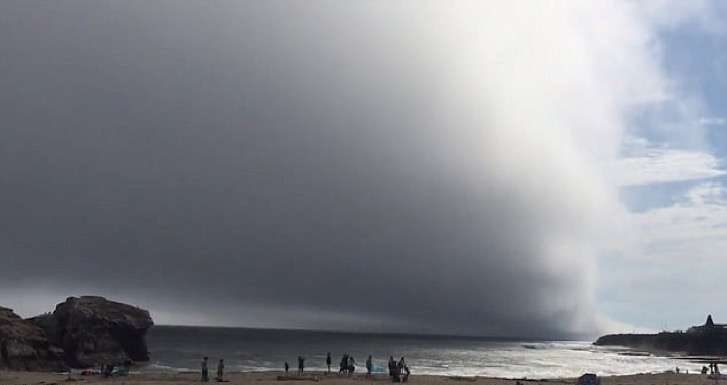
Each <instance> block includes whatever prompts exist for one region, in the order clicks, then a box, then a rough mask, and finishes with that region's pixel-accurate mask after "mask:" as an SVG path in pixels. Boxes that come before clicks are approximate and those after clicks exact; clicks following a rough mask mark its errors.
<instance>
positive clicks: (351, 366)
mask: <svg viewBox="0 0 727 385" xmlns="http://www.w3.org/2000/svg"><path fill="white" fill-rule="evenodd" d="M355 371H356V360H355V359H354V358H353V356H349V357H348V375H349V376H351V375H353V372H355Z"/></svg>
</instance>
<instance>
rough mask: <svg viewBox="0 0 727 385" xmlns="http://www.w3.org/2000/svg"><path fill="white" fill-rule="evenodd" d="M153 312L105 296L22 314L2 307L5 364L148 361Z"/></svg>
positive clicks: (0, 340)
mask: <svg viewBox="0 0 727 385" xmlns="http://www.w3.org/2000/svg"><path fill="white" fill-rule="evenodd" d="M152 325H154V322H153V321H152V319H151V316H150V315H149V312H148V311H146V310H144V309H140V308H138V307H135V306H131V305H127V304H123V303H119V302H114V301H109V300H107V299H105V298H103V297H94V296H82V297H69V298H67V299H66V301H65V302H62V303H60V304H58V305H57V306H56V308H55V311H54V312H53V313H46V314H42V315H39V316H37V317H33V318H30V319H22V318H20V317H19V316H18V315H17V314H15V313H14V312H13V311H12V310H11V309H8V308H4V307H0V369H11V370H47V371H57V370H62V369H64V368H65V367H66V366H69V367H72V368H87V367H93V366H100V365H102V364H112V365H121V364H124V363H126V362H129V361H132V362H133V361H148V360H149V352H148V350H147V346H146V332H147V330H148V329H149V328H150V327H151V326H152Z"/></svg>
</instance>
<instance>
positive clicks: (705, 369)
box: [702, 362, 719, 374]
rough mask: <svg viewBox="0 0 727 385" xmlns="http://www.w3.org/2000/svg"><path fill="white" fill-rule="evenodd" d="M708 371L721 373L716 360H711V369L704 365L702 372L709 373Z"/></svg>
mask: <svg viewBox="0 0 727 385" xmlns="http://www.w3.org/2000/svg"><path fill="white" fill-rule="evenodd" d="M707 371H709V374H719V366H718V365H717V363H716V362H711V363H710V364H709V369H707V367H706V366H702V374H707Z"/></svg>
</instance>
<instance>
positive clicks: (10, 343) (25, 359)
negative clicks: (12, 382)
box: [0, 307, 64, 370]
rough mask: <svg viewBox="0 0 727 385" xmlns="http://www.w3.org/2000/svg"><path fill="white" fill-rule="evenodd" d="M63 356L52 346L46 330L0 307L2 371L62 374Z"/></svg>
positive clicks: (0, 366) (0, 362)
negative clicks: (45, 371)
mask: <svg viewBox="0 0 727 385" xmlns="http://www.w3.org/2000/svg"><path fill="white" fill-rule="evenodd" d="M62 353H63V352H62V350H60V349H57V348H54V347H52V346H51V345H50V343H49V341H48V338H47V336H46V334H45V332H44V331H43V329H41V328H40V327H38V326H36V325H35V324H34V323H33V322H31V321H28V320H24V319H22V318H20V317H19V316H18V315H17V314H15V313H14V312H13V311H12V310H11V309H8V308H4V307H0V368H5V369H11V370H62V369H64V365H63V361H62V359H61V355H62Z"/></svg>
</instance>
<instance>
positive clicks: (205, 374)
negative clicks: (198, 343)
mask: <svg viewBox="0 0 727 385" xmlns="http://www.w3.org/2000/svg"><path fill="white" fill-rule="evenodd" d="M209 380H210V376H209V373H208V370H207V357H204V358H202V378H200V381H202V382H207V381H209Z"/></svg>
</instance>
